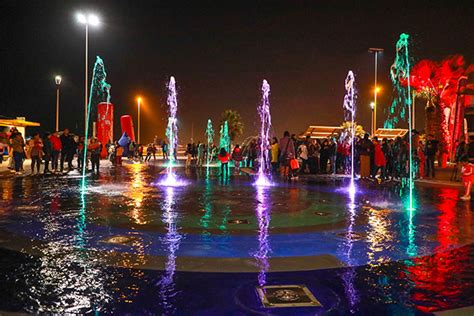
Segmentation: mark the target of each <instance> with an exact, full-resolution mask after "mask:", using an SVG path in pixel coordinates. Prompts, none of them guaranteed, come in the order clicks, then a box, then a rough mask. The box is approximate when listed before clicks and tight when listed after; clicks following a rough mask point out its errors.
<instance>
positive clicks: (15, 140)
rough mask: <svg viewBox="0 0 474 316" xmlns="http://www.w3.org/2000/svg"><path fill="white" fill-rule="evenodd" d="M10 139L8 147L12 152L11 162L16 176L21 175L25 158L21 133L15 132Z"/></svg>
mask: <svg viewBox="0 0 474 316" xmlns="http://www.w3.org/2000/svg"><path fill="white" fill-rule="evenodd" d="M12 136H13V137H11V138H10V146H11V147H12V151H13V162H14V165H15V172H16V174H21V170H22V169H23V157H24V156H25V140H24V139H23V136H21V133H20V132H18V131H16V132H15V133H14V134H12Z"/></svg>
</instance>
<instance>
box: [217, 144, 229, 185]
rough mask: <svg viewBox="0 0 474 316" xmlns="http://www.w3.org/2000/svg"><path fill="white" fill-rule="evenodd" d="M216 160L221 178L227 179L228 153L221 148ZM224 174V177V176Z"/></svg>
mask: <svg viewBox="0 0 474 316" xmlns="http://www.w3.org/2000/svg"><path fill="white" fill-rule="evenodd" d="M217 159H219V161H220V162H221V177H225V178H227V177H229V160H230V155H229V153H228V152H227V151H226V150H225V148H221V151H220V153H219V155H218V156H217ZM224 173H225V176H224Z"/></svg>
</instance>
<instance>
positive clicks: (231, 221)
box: [227, 219, 249, 225]
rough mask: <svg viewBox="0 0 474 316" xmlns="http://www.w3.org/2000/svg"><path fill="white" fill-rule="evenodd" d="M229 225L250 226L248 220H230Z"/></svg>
mask: <svg viewBox="0 0 474 316" xmlns="http://www.w3.org/2000/svg"><path fill="white" fill-rule="evenodd" d="M227 223H228V224H237V225H241V224H248V223H249V221H248V220H246V219H230V220H228V221H227Z"/></svg>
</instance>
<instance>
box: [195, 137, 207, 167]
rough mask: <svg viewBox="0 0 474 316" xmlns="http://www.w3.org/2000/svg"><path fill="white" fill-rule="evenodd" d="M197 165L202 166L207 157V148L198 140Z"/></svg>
mask: <svg viewBox="0 0 474 316" xmlns="http://www.w3.org/2000/svg"><path fill="white" fill-rule="evenodd" d="M197 151H198V152H197V166H198V167H202V165H203V164H204V159H205V153H206V148H205V146H204V143H201V142H198V147H197Z"/></svg>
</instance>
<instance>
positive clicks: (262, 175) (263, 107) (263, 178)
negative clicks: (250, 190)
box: [255, 80, 272, 186]
mask: <svg viewBox="0 0 474 316" xmlns="http://www.w3.org/2000/svg"><path fill="white" fill-rule="evenodd" d="M269 97H270V85H269V84H268V82H267V80H263V83H262V101H261V103H260V106H259V107H258V108H257V111H258V114H259V116H260V122H261V125H260V134H259V138H260V150H259V152H258V173H257V181H255V184H256V185H264V186H265V185H271V182H270V179H268V176H267V163H268V161H269V157H268V148H269V146H270V140H269V137H270V128H271V127H272V116H271V115H270V99H269Z"/></svg>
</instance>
